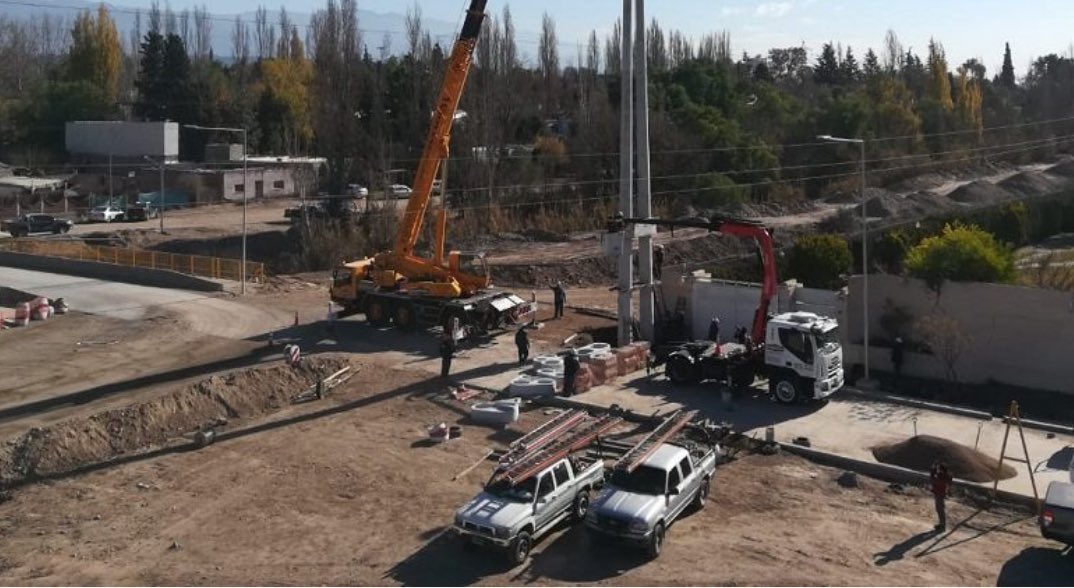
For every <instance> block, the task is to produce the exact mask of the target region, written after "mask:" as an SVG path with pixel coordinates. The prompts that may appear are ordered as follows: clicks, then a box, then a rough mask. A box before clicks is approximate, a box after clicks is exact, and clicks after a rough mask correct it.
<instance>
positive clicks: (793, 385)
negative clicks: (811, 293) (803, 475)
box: [608, 215, 843, 403]
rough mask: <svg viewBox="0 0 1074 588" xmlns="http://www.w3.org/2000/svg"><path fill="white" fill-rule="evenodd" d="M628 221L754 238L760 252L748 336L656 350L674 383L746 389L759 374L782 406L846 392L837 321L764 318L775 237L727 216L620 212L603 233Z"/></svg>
mask: <svg viewBox="0 0 1074 588" xmlns="http://www.w3.org/2000/svg"><path fill="white" fill-rule="evenodd" d="M628 224H635V225H654V226H658V227H670V228H673V229H674V228H685V227H690V228H701V229H708V230H709V231H713V232H717V233H723V234H725V235H732V236H735V237H741V238H744V239H753V240H754V242H755V243H756V244H757V247H758V251H759V253H760V260H761V268H762V270H763V278H762V282H761V299H760V301H759V302H758V304H757V309H756V310H755V311H754V314H753V326H752V330H751V333H752V336H751V337H750V338H746V339H744V340H743V341H741V342H738V343H729V344H726V345H722V346H721V345H715V346H714V345H712V343H711V342H704V343H700V342H691V343H683V344H678V345H675V346H672V347H671V348H670V349H663V350H660V351H658V353H657V354H656V355H657V363H665V362H666V363H667V368H666V373H667V375H668V377H669V378H670V379H671V380H672V381H673V382H675V383H680V384H693V383H697V382H700V381H702V380H715V381H720V382H729V383H730V384H731V385H733V386H737V387H747V386H750V385H752V384H753V382H754V380H755V379H756V378H757V376H759V375H767V376H768V382H769V391H770V393H771V394H772V396H773V397H774V398H775V399H776V400H779V401H780V402H784V403H792V402H797V401H799V400H803V399H814V400H820V399H823V398H826V397H827V396H830V395H831V394H833V393H835V391H837V390H839V389H840V388H842V387H843V349H842V346H841V344H840V343H839V338H838V327H839V323H838V322H837V321H836V320H835V319H832V318H828V317H822V316H818V315H816V314H813V313H809V312H791V313H783V314H778V315H774V316H770V315H769V307H770V306H771V302H772V298H773V297H774V296H775V295H776V293H777V286H778V283H779V282H778V277H777V274H776V255H775V248H774V246H773V242H772V235H771V233H769V231H768V229H767V228H765V226H764V225H763V224H761V223H759V222H757V221H752V220H747V219H739V218H731V217H724V216H713V217H711V218H707V219H706V218H689V219H677V220H671V219H660V218H626V217H623V216H622V215H617V216H615V217H613V218H612V219H610V220H609V221H608V233H610V234H616V233H621V232H622V231H623V229H624V228H625V227H626V225H628ZM611 241H612V242H614V239H613V240H611Z"/></svg>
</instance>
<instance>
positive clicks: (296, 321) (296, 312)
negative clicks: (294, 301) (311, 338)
mask: <svg viewBox="0 0 1074 588" xmlns="http://www.w3.org/2000/svg"><path fill="white" fill-rule="evenodd" d="M295 326H296V327H297V326H298V311H297V310H296V311H295Z"/></svg>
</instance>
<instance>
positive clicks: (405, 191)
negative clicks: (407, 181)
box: [388, 184, 413, 198]
mask: <svg viewBox="0 0 1074 588" xmlns="http://www.w3.org/2000/svg"><path fill="white" fill-rule="evenodd" d="M411 192H413V190H411V189H410V186H405V185H403V184H392V185H391V186H389V187H388V193H389V194H391V196H392V197H393V198H410V193H411Z"/></svg>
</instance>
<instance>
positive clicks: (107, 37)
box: [66, 4, 123, 101]
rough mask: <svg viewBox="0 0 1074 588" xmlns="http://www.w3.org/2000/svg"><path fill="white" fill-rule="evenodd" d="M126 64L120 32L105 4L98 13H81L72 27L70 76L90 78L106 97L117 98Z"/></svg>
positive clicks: (76, 79) (69, 58) (68, 59)
mask: <svg viewBox="0 0 1074 588" xmlns="http://www.w3.org/2000/svg"><path fill="white" fill-rule="evenodd" d="M122 64H123V48H122V46H121V45H120V43H119V33H118V32H116V23H115V21H113V20H112V17H111V16H110V15H109V14H108V9H107V8H105V7H104V4H101V5H100V6H98V7H97V14H96V16H94V15H92V14H91V13H89V12H83V13H81V14H79V15H78V17H77V18H76V19H75V24H74V26H73V27H72V28H71V48H70V50H69V51H68V53H67V76H66V77H67V79H68V80H70V81H73V82H77V81H82V80H84V81H87V82H89V83H91V84H93V85H95V86H97V87H98V88H100V89H101V92H102V93H103V94H104V96H105V98H107V99H108V100H113V101H114V100H115V99H116V97H117V95H118V93H119V75H120V69H121V67H122Z"/></svg>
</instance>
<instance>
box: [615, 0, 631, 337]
mask: <svg viewBox="0 0 1074 588" xmlns="http://www.w3.org/2000/svg"><path fill="white" fill-rule="evenodd" d="M631 16H632V11H631V7H630V0H623V27H622V41H621V43H620V52H621V55H620V60H619V61H620V66H621V67H620V76H621V77H620V80H621V82H620V88H621V90H620V92H619V212H620V213H621V214H622V215H623V216H626V217H631V216H634V198H633V184H634V174H633V166H632V165H631V164H632V163H633V159H634V158H633V146H634V141H633V139H634V128H633V120H632V115H633V110H634V108H633V107H634V100H633V93H632V92H631V85H630V82H631V78H632V73H633V71H634V67H633V63H632V59H631V58H632V55H633V51H632V45H631V38H630V36H631ZM633 248H634V228H633V225H627V226H626V228H625V229H624V230H623V235H622V242H621V244H620V249H619V304H618V311H619V312H618V313H617V315H618V317H619V331H618V342H619V345H620V346H623V345H629V344H630V342H631V339H632V336H631V335H632V333H631V326H632V325H631V323H632V322H633V309H632V308H631V301H632V298H633V296H632V292H631V288H633V286H634V272H633V269H634V268H633V263H632V255H633Z"/></svg>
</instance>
